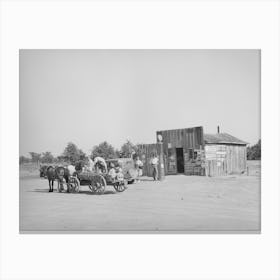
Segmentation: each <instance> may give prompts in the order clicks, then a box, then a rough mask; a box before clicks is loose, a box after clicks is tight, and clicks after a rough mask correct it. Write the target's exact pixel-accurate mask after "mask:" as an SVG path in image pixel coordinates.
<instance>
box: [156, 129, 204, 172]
mask: <svg viewBox="0 0 280 280" xmlns="http://www.w3.org/2000/svg"><path fill="white" fill-rule="evenodd" d="M156 134H157V140H158V135H159V134H160V135H161V136H162V138H163V152H164V158H165V172H166V174H176V173H177V159H176V148H183V153H184V169H185V174H186V175H204V166H203V163H204V160H203V156H204V151H203V149H204V137H203V127H202V126H199V127H193V128H185V129H174V130H163V131H157V133H156ZM190 150H191V151H190ZM194 152H195V153H196V154H197V155H198V156H197V158H196V159H193V158H191V156H190V154H191V153H194Z"/></svg>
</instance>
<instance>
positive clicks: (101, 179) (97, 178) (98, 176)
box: [57, 171, 127, 194]
mask: <svg viewBox="0 0 280 280" xmlns="http://www.w3.org/2000/svg"><path fill="white" fill-rule="evenodd" d="M65 183H66V184H67V190H68V192H79V190H80V186H88V187H89V189H90V190H91V191H92V192H93V193H95V194H103V193H104V192H105V189H106V186H108V185H111V186H113V187H114V189H115V190H116V191H117V192H123V191H124V190H126V188H127V180H126V179H125V178H124V176H123V174H122V173H121V172H120V173H118V174H117V176H116V178H112V177H111V176H110V175H109V174H108V173H97V172H94V171H81V172H76V173H75V174H73V176H69V178H68V183H67V182H64V181H61V180H60V182H58V187H57V188H58V192H61V191H62V190H63V189H64V187H63V185H64V184H65Z"/></svg>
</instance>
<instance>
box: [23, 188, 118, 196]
mask: <svg viewBox="0 0 280 280" xmlns="http://www.w3.org/2000/svg"><path fill="white" fill-rule="evenodd" d="M27 192H38V193H49V194H51V193H50V192H49V189H34V190H33V191H27ZM53 193H58V191H57V190H55V189H54V191H53ZM116 193H118V192H116V191H109V190H108V191H105V192H104V193H103V194H102V195H104V194H116ZM60 194H61V195H63V194H65V195H71V194H87V195H100V194H97V193H93V192H91V191H79V192H78V193H67V192H66V191H62V192H61V193H60Z"/></svg>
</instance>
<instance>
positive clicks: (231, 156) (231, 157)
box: [205, 144, 247, 176]
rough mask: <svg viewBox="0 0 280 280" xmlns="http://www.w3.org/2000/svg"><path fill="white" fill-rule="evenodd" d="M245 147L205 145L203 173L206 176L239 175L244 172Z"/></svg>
mask: <svg viewBox="0 0 280 280" xmlns="http://www.w3.org/2000/svg"><path fill="white" fill-rule="evenodd" d="M246 165H247V163H246V146H245V145H221V144H207V145H206V146H205V172H206V175H207V176H223V175H229V174H240V173H244V172H245V171H246Z"/></svg>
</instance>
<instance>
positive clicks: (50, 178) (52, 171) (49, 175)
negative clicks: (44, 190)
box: [46, 166, 56, 192]
mask: <svg viewBox="0 0 280 280" xmlns="http://www.w3.org/2000/svg"><path fill="white" fill-rule="evenodd" d="M46 174H47V178H48V181H49V192H53V183H54V181H55V179H56V172H55V168H54V167H53V166H48V167H47V171H46Z"/></svg>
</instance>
